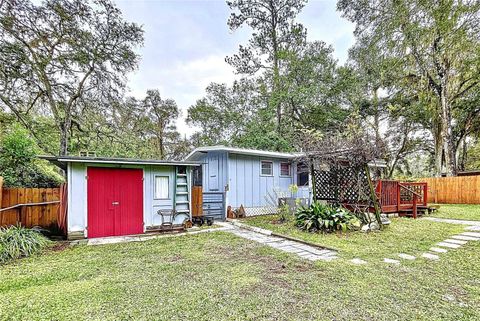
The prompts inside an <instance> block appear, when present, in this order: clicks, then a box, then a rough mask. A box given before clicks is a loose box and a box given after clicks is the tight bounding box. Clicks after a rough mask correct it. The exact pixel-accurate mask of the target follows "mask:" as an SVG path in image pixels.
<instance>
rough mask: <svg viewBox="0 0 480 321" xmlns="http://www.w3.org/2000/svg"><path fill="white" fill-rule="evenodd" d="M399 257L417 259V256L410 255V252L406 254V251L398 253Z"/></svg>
mask: <svg viewBox="0 0 480 321" xmlns="http://www.w3.org/2000/svg"><path fill="white" fill-rule="evenodd" d="M398 256H399V257H401V258H402V259H405V260H410V261H411V260H415V256H413V255H410V254H405V253H400V254H398Z"/></svg>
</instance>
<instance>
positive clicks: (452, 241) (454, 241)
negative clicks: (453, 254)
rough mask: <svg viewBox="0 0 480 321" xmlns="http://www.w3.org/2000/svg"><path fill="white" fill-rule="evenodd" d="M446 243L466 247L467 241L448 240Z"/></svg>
mask: <svg viewBox="0 0 480 321" xmlns="http://www.w3.org/2000/svg"><path fill="white" fill-rule="evenodd" d="M444 242H448V243H453V244H460V245H465V244H467V241H462V240H454V239H447V240H445V241H444Z"/></svg>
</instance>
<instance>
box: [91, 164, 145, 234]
mask: <svg viewBox="0 0 480 321" xmlns="http://www.w3.org/2000/svg"><path fill="white" fill-rule="evenodd" d="M87 176H88V180H87V182H88V183H87V198H88V205H87V228H88V230H87V231H88V237H89V238H92V237H103V236H119V235H130V234H140V233H143V170H142V169H123V168H122V169H120V168H102V167H88V169H87Z"/></svg>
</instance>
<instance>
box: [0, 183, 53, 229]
mask: <svg viewBox="0 0 480 321" xmlns="http://www.w3.org/2000/svg"><path fill="white" fill-rule="evenodd" d="M0 191H1V192H0V194H1V196H0V200H1V203H0V208H6V207H10V206H14V205H17V204H23V203H42V202H52V201H60V188H4V189H0ZM59 206H60V204H59V203H56V204H47V205H36V206H21V207H17V208H15V209H11V210H7V211H3V212H0V226H8V225H15V224H19V223H21V224H22V225H24V226H26V227H32V226H41V227H44V228H48V227H51V226H52V225H57V224H58V223H57V221H58V211H59Z"/></svg>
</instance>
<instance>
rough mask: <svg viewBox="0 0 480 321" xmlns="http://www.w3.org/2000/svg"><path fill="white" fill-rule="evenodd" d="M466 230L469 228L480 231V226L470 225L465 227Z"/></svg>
mask: <svg viewBox="0 0 480 321" xmlns="http://www.w3.org/2000/svg"><path fill="white" fill-rule="evenodd" d="M465 229H466V230H469V231H480V226H478V225H475V226H469V227H467V228H465Z"/></svg>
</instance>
